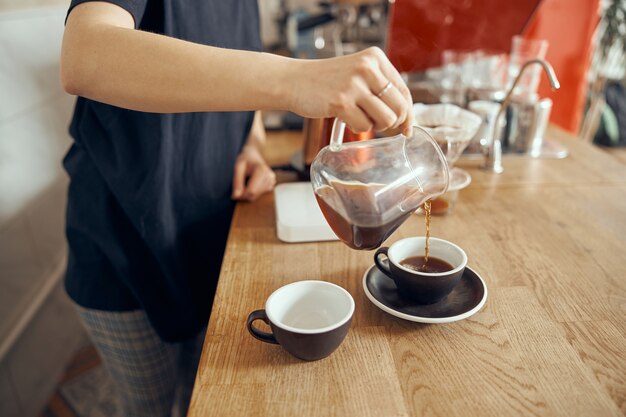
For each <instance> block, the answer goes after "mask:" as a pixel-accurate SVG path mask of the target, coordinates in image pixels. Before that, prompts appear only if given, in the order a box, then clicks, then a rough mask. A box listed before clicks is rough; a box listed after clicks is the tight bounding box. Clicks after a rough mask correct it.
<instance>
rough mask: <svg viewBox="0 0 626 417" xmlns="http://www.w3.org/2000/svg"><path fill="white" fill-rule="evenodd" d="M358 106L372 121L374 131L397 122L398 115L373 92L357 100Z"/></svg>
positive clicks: (384, 128)
mask: <svg viewBox="0 0 626 417" xmlns="http://www.w3.org/2000/svg"><path fill="white" fill-rule="evenodd" d="M359 107H360V108H361V109H363V111H364V112H365V113H366V114H367V116H368V117H369V118H370V119H371V120H372V121H373V122H374V129H375V130H376V131H381V130H386V129H389V128H391V127H393V126H395V125H396V124H397V123H398V115H397V114H396V113H394V112H393V110H392V109H391V108H390V107H389V106H388V105H387V104H386V103H385V102H384V101H382V100H381V99H379V98H378V97H376V96H375V95H374V94H371V93H370V94H367V95H365V96H364V97H363V98H362V99H361V100H360V101H359Z"/></svg>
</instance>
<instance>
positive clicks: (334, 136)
mask: <svg viewBox="0 0 626 417" xmlns="http://www.w3.org/2000/svg"><path fill="white" fill-rule="evenodd" d="M345 130H346V124H345V123H344V121H343V120H340V119H338V118H336V119H335V121H334V122H333V128H332V130H331V134H330V150H331V151H333V152H335V151H338V150H339V149H341V144H342V143H343V133H344V132H345Z"/></svg>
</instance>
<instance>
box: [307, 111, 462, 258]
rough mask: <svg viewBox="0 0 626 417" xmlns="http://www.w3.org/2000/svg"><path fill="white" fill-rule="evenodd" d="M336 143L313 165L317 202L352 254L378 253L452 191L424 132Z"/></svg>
mask: <svg viewBox="0 0 626 417" xmlns="http://www.w3.org/2000/svg"><path fill="white" fill-rule="evenodd" d="M344 129H345V124H344V123H343V122H341V121H339V120H335V122H334V124H333V130H332V134H331V141H330V144H329V145H328V146H326V147H325V148H323V149H322V150H321V151H320V152H319V154H318V155H317V157H316V158H315V160H314V161H313V164H312V165H311V183H312V185H313V190H314V192H315V197H316V199H317V202H318V204H319V206H320V209H321V210H322V213H323V214H324V217H325V218H326V220H327V221H328V224H329V225H330V227H331V228H332V229H333V231H334V232H335V234H336V235H337V237H339V239H341V240H342V241H343V242H344V243H345V244H346V245H348V246H349V247H351V248H353V249H361V250H370V249H375V248H378V247H379V246H380V245H381V244H382V243H383V242H384V241H385V239H387V237H389V235H391V234H392V233H393V232H394V231H395V230H396V229H397V228H398V227H399V226H400V225H401V224H402V223H403V222H404V221H405V220H406V219H407V218H408V217H409V216H410V215H411V214H412V213H413V212H414V211H415V210H416V209H417V208H418V207H419V206H420V205H421V204H423V203H424V202H425V201H427V200H429V199H432V198H434V197H436V196H438V195H441V194H443V193H444V192H445V191H446V189H447V188H448V183H449V176H450V174H449V171H448V164H447V162H446V158H445V156H444V154H443V152H442V151H441V149H440V148H439V146H438V145H437V143H436V142H435V141H434V140H433V138H431V137H430V136H429V135H428V134H427V133H426V132H425V131H424V130H423V129H421V128H418V127H414V128H413V133H412V134H411V136H408V137H407V136H404V135H396V136H393V137H387V138H380V139H372V140H365V141H360V142H351V143H346V144H343V131H344Z"/></svg>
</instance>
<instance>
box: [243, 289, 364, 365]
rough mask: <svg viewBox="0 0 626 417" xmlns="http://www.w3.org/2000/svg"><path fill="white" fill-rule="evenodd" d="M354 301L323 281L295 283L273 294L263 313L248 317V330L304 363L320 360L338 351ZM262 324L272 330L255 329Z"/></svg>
mask: <svg viewBox="0 0 626 417" xmlns="http://www.w3.org/2000/svg"><path fill="white" fill-rule="evenodd" d="M353 314H354V299H353V298H352V296H351V295H350V293H349V292H348V291H346V290H345V289H343V288H341V287H340V286H338V285H335V284H332V283H330V282H326V281H298V282H294V283H292V284H289V285H285V286H284V287H281V288H279V289H277V290H276V291H274V292H273V293H272V295H270V296H269V298H268V299H267V301H266V303H265V309H264V310H256V311H253V312H252V313H250V315H249V316H248V321H247V327H248V331H249V332H250V334H251V335H252V336H254V337H255V338H257V339H259V340H260V341H262V342H267V343H275V344H279V345H281V346H282V347H283V348H284V349H285V350H286V351H287V352H289V353H291V354H292V355H293V356H295V357H297V358H300V359H304V360H307V361H314V360H318V359H322V358H325V357H327V356H328V355H330V354H331V353H332V352H333V351H334V350H335V349H337V348H338V347H339V345H340V344H341V342H343V339H344V338H345V337H346V334H347V333H348V329H349V328H350V323H351V322H352V315H353ZM255 320H263V321H264V322H265V323H267V324H268V325H269V326H270V328H271V329H272V333H267V332H264V331H262V330H259V329H258V328H256V327H255V326H254V325H253V323H254V321H255Z"/></svg>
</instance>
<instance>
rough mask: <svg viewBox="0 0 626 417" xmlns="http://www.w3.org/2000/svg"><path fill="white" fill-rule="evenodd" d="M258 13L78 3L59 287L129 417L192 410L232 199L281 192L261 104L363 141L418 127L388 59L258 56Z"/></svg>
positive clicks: (171, 2)
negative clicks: (264, 148) (265, 153)
mask: <svg viewBox="0 0 626 417" xmlns="http://www.w3.org/2000/svg"><path fill="white" fill-rule="evenodd" d="M258 18H259V16H258V9H257V0H229V1H221V0H205V1H202V2H195V1H181V0H107V1H105V2H102V1H91V0H73V1H72V2H71V5H70V9H69V12H68V18H67V22H66V29H65V35H64V39H63V48H62V54H61V76H62V82H63V86H64V88H65V90H66V91H67V92H69V93H71V94H74V95H77V96H78V99H77V102H76V108H75V111H74V116H73V119H72V122H71V126H70V133H71V135H72V137H73V139H74V143H73V145H72V147H71V149H70V150H69V152H68V154H67V155H66V157H65V159H64V166H65V168H66V170H67V172H68V173H69V175H70V178H71V182H70V187H69V193H68V205H67V226H66V234H67V239H68V244H69V261H68V266H67V273H66V289H67V292H68V294H69V295H70V297H71V298H72V300H74V302H75V303H76V304H77V305H78V309H79V313H80V316H81V318H82V319H83V322H84V323H85V326H86V327H87V329H88V331H89V333H90V335H91V337H92V339H93V341H94V343H95V345H96V347H97V348H98V350H99V352H100V354H101V356H102V358H103V360H104V363H105V366H106V367H107V369H108V371H109V373H110V374H111V376H112V377H113V379H114V381H115V383H116V387H117V392H118V393H119V394H120V395H121V397H122V400H123V406H124V411H125V413H126V415H129V416H130V415H132V416H148V415H149V416H167V415H170V412H171V410H172V407H173V406H174V405H175V404H180V405H181V407H182V408H183V409H184V407H185V406H186V404H187V402H188V399H189V393H190V387H191V385H192V383H193V378H194V375H195V366H196V364H197V358H198V356H197V352H199V346H200V343H201V340H202V335H203V332H202V329H203V328H204V327H205V326H206V324H207V320H208V316H209V313H210V310H211V303H212V297H213V293H214V290H215V286H216V282H217V278H218V274H219V270H220V265H221V259H222V254H223V250H224V245H225V242H226V237H227V233H228V228H229V224H230V219H231V215H232V211H233V207H234V202H233V200H254V199H256V198H257V197H258V196H259V195H261V194H263V193H265V192H268V191H270V190H271V189H272V188H273V186H274V183H275V176H274V174H273V172H272V171H271V169H270V168H269V167H268V166H267V164H266V163H265V161H264V160H263V158H262V156H261V153H260V150H259V146H260V145H261V143H262V142H263V139H264V129H263V126H262V123H261V120H260V118H259V116H258V114H257V115H255V113H254V111H256V110H272V109H281V110H289V111H292V112H295V113H297V114H300V115H302V116H304V117H311V118H321V117H339V118H341V119H343V120H345V122H346V123H347V125H348V127H350V128H351V129H352V130H354V131H356V132H359V131H365V130H369V129H370V128H373V129H375V130H382V129H386V128H390V127H401V128H405V129H406V128H409V126H410V125H411V116H410V114H411V112H410V110H411V98H410V95H409V92H408V89H407V88H406V86H405V85H404V83H403V82H402V79H401V78H400V75H399V74H398V72H397V71H396V70H395V69H394V67H393V66H392V65H391V64H390V62H389V61H388V60H387V58H386V56H385V55H384V53H383V52H382V51H381V50H379V49H377V48H370V49H368V50H365V51H363V52H360V53H357V54H354V55H349V56H345V57H340V58H333V59H327V60H311V61H305V60H297V59H290V58H285V57H280V56H276V55H270V54H266V53H261V52H259V51H260V49H261V44H260V40H259V19H258ZM232 302H233V303H236V302H237V300H236V299H235V298H233V300H232Z"/></svg>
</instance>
